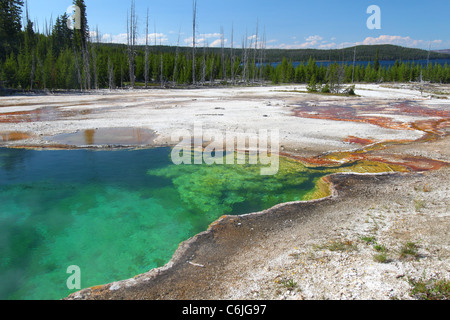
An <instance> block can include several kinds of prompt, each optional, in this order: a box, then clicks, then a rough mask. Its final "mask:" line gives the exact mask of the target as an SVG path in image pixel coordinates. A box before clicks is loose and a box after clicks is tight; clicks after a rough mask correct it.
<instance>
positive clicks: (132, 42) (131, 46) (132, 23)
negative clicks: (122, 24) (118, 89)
mask: <svg viewBox="0 0 450 320" xmlns="http://www.w3.org/2000/svg"><path fill="white" fill-rule="evenodd" d="M127 16H128V15H127ZM136 24H137V19H136V7H135V3H134V0H131V12H130V17H129V20H128V17H127V49H128V66H129V73H130V86H131V87H132V88H134V84H135V83H134V81H135V77H134V55H135V52H134V51H135V46H136Z"/></svg>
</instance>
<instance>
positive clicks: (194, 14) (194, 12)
mask: <svg viewBox="0 0 450 320" xmlns="http://www.w3.org/2000/svg"><path fill="white" fill-rule="evenodd" d="M196 29H197V0H193V3H192V83H193V84H194V85H195V83H196V81H195V45H196V43H195V33H196Z"/></svg>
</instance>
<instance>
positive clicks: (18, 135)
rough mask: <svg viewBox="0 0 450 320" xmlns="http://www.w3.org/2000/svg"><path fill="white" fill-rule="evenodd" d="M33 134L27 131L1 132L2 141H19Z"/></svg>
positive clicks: (0, 139)
mask: <svg viewBox="0 0 450 320" xmlns="http://www.w3.org/2000/svg"><path fill="white" fill-rule="evenodd" d="M30 137H31V136H30V135H29V134H28V133H25V132H5V133H0V141H3V142H9V141H19V140H25V139H29V138H30Z"/></svg>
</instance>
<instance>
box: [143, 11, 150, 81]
mask: <svg viewBox="0 0 450 320" xmlns="http://www.w3.org/2000/svg"><path fill="white" fill-rule="evenodd" d="M146 21H147V22H146V25H145V64H144V65H145V66H144V68H145V70H144V78H145V88H146V89H147V87H148V56H149V47H148V8H147V19H146Z"/></svg>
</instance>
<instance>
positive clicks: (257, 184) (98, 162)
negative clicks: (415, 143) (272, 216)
mask: <svg viewBox="0 0 450 320" xmlns="http://www.w3.org/2000/svg"><path fill="white" fill-rule="evenodd" d="M170 151H171V150H170V149H169V148H157V149H148V150H120V151H90V150H61V151H49V150H47V151H37V150H23V149H1V148H0V299H60V298H63V297H65V296H67V295H68V294H70V293H72V292H75V291H77V290H69V289H68V288H67V286H66V281H67V278H68V277H69V276H70V274H67V273H66V270H67V267H68V266H71V265H77V266H79V267H80V270H81V287H82V288H85V287H90V286H95V285H100V284H106V283H110V282H114V281H118V280H123V279H128V278H130V277H133V276H135V275H137V274H140V273H143V272H146V271H148V270H150V269H152V268H155V267H160V266H162V265H164V264H166V263H167V262H168V261H169V260H170V258H171V257H172V255H173V253H174V252H175V250H176V248H177V246H178V244H179V243H180V242H182V241H184V240H187V239H188V238H190V237H192V236H194V235H195V234H197V233H199V232H201V231H204V230H206V229H207V227H208V225H209V224H210V223H211V222H213V221H214V220H216V219H217V218H218V217H220V216H221V215H224V214H242V213H248V212H253V211H258V210H262V209H266V208H269V207H271V206H273V205H275V204H277V203H281V202H286V201H294V200H301V199H303V197H304V196H305V195H306V194H308V192H311V190H312V189H313V188H314V185H315V182H316V181H317V179H318V178H320V177H322V176H324V175H326V174H327V173H328V172H326V171H324V170H317V171H314V170H306V169H305V167H303V166H301V165H300V164H298V163H296V162H293V161H287V160H283V161H281V162H280V170H279V172H278V174H277V175H274V176H261V175H260V170H259V167H258V166H255V165H210V166H209V165H206V164H203V165H180V166H175V165H173V164H172V162H171V161H170Z"/></svg>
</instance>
